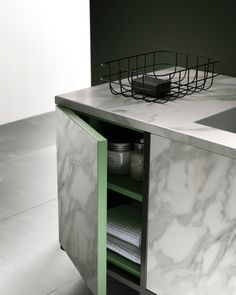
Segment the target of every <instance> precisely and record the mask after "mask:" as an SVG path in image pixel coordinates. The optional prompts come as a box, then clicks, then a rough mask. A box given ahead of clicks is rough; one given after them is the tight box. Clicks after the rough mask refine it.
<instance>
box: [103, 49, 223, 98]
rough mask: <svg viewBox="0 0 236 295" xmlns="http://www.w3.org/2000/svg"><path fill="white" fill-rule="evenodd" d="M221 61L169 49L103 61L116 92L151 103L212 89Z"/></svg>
mask: <svg viewBox="0 0 236 295" xmlns="http://www.w3.org/2000/svg"><path fill="white" fill-rule="evenodd" d="M218 62H219V61H218V60H217V59H214V58H210V57H203V56H197V55H193V54H186V53H180V52H173V51H167V50H161V51H154V52H149V53H143V54H139V55H135V56H129V57H125V58H121V59H116V60H112V61H108V62H104V63H102V66H103V67H106V68H107V74H106V75H104V76H103V77H102V78H101V80H103V81H107V82H108V83H109V88H110V91H111V93H112V94H114V95H120V94H121V95H123V96H125V97H133V98H134V99H136V100H145V101H147V102H157V103H166V102H168V101H172V100H175V99H177V98H182V97H184V96H185V95H190V94H193V93H195V92H200V91H202V90H207V89H209V88H210V87H211V86H212V84H213V80H214V77H216V76H218V75H219V74H218V73H217V72H216V69H215V65H216V63H218Z"/></svg>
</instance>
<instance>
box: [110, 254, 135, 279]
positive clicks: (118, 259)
mask: <svg viewBox="0 0 236 295" xmlns="http://www.w3.org/2000/svg"><path fill="white" fill-rule="evenodd" d="M107 261H108V262H110V263H112V264H113V265H115V266H117V267H119V268H121V269H123V270H125V271H127V272H128V273H130V274H132V275H134V276H135V277H138V278H140V265H138V264H136V263H134V262H132V261H130V260H129V259H126V258H124V257H122V256H121V255H119V254H117V253H115V252H113V251H111V250H108V249H107Z"/></svg>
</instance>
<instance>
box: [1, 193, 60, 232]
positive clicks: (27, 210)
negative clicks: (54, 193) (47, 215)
mask: <svg viewBox="0 0 236 295" xmlns="http://www.w3.org/2000/svg"><path fill="white" fill-rule="evenodd" d="M56 199H57V197H55V198H53V199H50V200H48V201H46V202H43V203H40V204H38V205H35V206H33V207H31V208H29V209H26V210H24V211H21V212H19V213H16V214H13V215H11V216H9V217H6V218H3V219H1V220H0V226H1V225H2V224H3V223H5V222H7V221H9V220H10V219H11V218H14V217H16V216H18V215H22V214H24V213H27V212H29V211H31V210H33V209H36V208H38V207H40V206H43V205H46V204H48V203H50V202H53V201H55V200H56Z"/></svg>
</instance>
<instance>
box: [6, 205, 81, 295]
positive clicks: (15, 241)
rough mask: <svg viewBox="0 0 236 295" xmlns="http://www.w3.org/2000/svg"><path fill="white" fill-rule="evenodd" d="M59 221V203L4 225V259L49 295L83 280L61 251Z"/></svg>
mask: <svg viewBox="0 0 236 295" xmlns="http://www.w3.org/2000/svg"><path fill="white" fill-rule="evenodd" d="M57 220H58V216H57V201H56V200H55V201H51V202H49V203H47V204H44V205H41V206H39V207H37V208H34V209H32V210H29V211H28V212H25V213H23V214H19V215H17V216H15V217H12V218H10V219H9V220H7V221H5V222H1V223H0V241H1V243H0V253H1V256H2V257H3V258H4V259H6V260H7V261H10V262H11V263H14V265H16V266H17V267H19V268H20V269H22V270H23V271H25V272H26V273H30V274H32V276H33V277H35V278H37V280H38V282H40V283H41V284H43V285H45V286H47V288H48V290H49V291H48V292H50V291H53V290H56V289H57V288H59V287H61V286H63V285H65V284H66V283H68V282H70V281H72V280H73V279H75V278H78V276H79V274H78V272H77V270H76V269H75V267H74V266H73V264H72V263H71V261H70V259H69V258H68V257H67V255H66V254H65V252H64V251H62V250H61V249H60V245H59V242H58V223H57ZM0 294H2V293H1V292H0ZM32 294H33V293H32ZM45 294H46V293H45ZM18 295H20V294H18Z"/></svg>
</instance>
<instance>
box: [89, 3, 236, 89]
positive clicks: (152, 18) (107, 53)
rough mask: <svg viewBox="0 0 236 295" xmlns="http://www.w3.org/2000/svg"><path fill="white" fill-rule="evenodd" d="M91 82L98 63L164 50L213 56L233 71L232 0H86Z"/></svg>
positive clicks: (235, 13) (235, 31)
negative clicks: (89, 12)
mask: <svg viewBox="0 0 236 295" xmlns="http://www.w3.org/2000/svg"><path fill="white" fill-rule="evenodd" d="M90 9H91V68H92V85H97V84H100V83H101V81H100V79H99V78H100V76H101V75H102V69H101V67H100V64H101V62H103V61H106V60H111V59H115V58H119V57H124V56H129V55H133V54H137V53H143V52H148V51H152V50H160V49H169V50H177V51H179V50H180V51H184V52H188V53H193V54H198V55H204V56H210V57H216V58H218V59H220V60H221V63H220V65H219V71H220V73H222V74H228V75H232V76H236V56H235V55H236V0H228V1H227V0H225V1H223V0H220V1H219V0H215V1H213V0H210V1H207V0H199V1H197V0H196V1H191V0H188V1H187V0H179V1H178V0H172V1H170V0H162V1H160V0H145V1H144V0H90Z"/></svg>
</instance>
